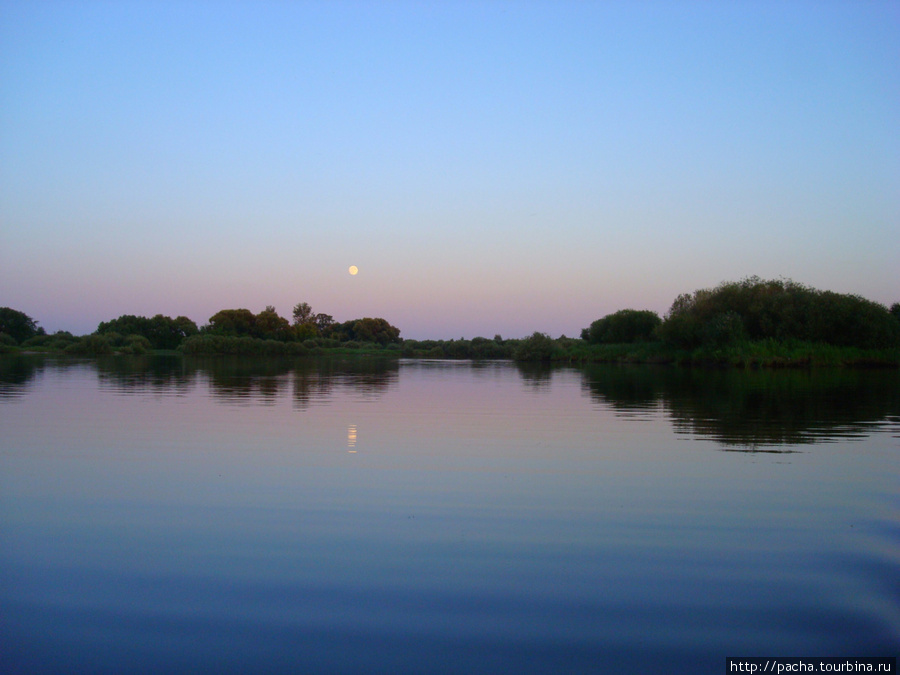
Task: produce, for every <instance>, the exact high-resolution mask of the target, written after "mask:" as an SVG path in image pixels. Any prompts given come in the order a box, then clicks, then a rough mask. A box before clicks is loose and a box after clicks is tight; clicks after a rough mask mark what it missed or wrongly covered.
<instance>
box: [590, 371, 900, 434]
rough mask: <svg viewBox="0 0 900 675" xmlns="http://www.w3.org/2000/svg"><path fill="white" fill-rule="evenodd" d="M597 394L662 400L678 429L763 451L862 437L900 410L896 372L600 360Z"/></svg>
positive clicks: (626, 401)
mask: <svg viewBox="0 0 900 675" xmlns="http://www.w3.org/2000/svg"><path fill="white" fill-rule="evenodd" d="M583 377H584V387H585V388H586V389H587V390H588V391H589V392H590V394H591V396H592V398H594V400H596V401H598V402H602V403H605V404H607V405H609V406H610V407H611V408H612V409H613V410H614V411H616V412H617V413H618V414H621V415H629V414H634V413H635V412H639V411H641V410H646V409H648V408H653V407H656V406H658V405H660V404H662V406H663V407H664V409H665V410H666V411H667V412H668V415H669V416H670V418H671V419H672V422H673V426H674V428H675V432H676V433H680V434H695V435H697V436H699V437H702V438H709V439H712V440H715V441H717V442H719V443H721V444H722V445H723V446H725V447H727V448H728V449H732V450H738V449H747V450H760V449H762V448H766V447H770V448H775V447H778V446H784V445H798V444H807V443H821V442H824V441H829V440H837V439H844V438H854V437H860V436H863V435H865V434H867V433H869V432H871V431H872V430H873V429H874V428H876V427H879V426H883V425H885V424H889V423H892V420H894V419H896V416H897V415H898V413H900V377H898V373H897V372H896V371H894V370H851V369H833V370H758V371H741V370H733V369H728V370H707V369H682V368H653V367H641V366H634V367H628V366H596V367H590V368H586V369H585V370H584V375H583Z"/></svg>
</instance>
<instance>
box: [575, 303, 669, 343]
mask: <svg viewBox="0 0 900 675" xmlns="http://www.w3.org/2000/svg"><path fill="white" fill-rule="evenodd" d="M660 323H662V319H660V318H659V315H658V314H657V313H656V312H651V311H650V310H646V309H645V310H637V309H621V310H619V311H618V312H615V313H614V314H608V315H607V316H605V317H603V318H602V319H597V320H596V321H594V323H592V324H591V325H590V327H589V328H585V329H584V330H583V331H581V337H582V339H583V340H586V341H587V342H590V343H591V344H620V343H623V342H644V341H646V340H650V339H651V338H652V336H653V331H654V330H655V329H656V327H657V326H659V324H660Z"/></svg>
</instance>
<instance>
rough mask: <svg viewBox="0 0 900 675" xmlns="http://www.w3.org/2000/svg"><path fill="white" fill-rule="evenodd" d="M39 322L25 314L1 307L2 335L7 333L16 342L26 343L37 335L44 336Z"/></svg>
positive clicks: (0, 325) (0, 331)
mask: <svg viewBox="0 0 900 675" xmlns="http://www.w3.org/2000/svg"><path fill="white" fill-rule="evenodd" d="M37 324H38V322H37V321H35V320H34V319H32V318H31V317H30V316H28V315H27V314H25V313H24V312H20V311H18V310H16V309H11V308H10V307H0V333H6V334H7V335H9V336H10V337H11V338H12V339H13V340H15V341H16V342H24V341H25V340H27V339H28V338H30V337H34V336H35V335H44V334H45V333H44V329H43V328H39V327H38V325H37Z"/></svg>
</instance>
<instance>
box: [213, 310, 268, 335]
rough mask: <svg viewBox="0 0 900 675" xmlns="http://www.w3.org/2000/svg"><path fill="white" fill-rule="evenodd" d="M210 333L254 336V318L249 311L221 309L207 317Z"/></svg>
mask: <svg viewBox="0 0 900 675" xmlns="http://www.w3.org/2000/svg"><path fill="white" fill-rule="evenodd" d="M207 330H208V331H209V332H210V333H213V334H215V335H231V336H247V337H254V336H255V334H256V316H255V315H254V314H253V312H251V311H250V310H249V309H222V310H219V311H218V312H216V313H215V314H213V315H212V316H211V317H209V328H208V329H207Z"/></svg>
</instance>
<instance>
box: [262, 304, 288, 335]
mask: <svg viewBox="0 0 900 675" xmlns="http://www.w3.org/2000/svg"><path fill="white" fill-rule="evenodd" d="M256 335H257V337H260V338H264V339H267V340H289V339H290V338H291V324H289V323H288V320H287V319H285V318H284V317H281V316H278V313H277V312H276V311H275V307H273V306H272V305H267V306H266V308H265V309H264V310H263V311H261V312H260V313H259V314H257V315H256Z"/></svg>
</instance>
